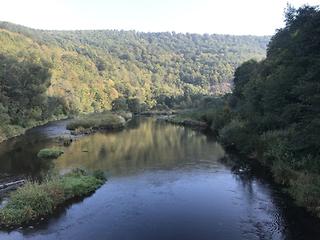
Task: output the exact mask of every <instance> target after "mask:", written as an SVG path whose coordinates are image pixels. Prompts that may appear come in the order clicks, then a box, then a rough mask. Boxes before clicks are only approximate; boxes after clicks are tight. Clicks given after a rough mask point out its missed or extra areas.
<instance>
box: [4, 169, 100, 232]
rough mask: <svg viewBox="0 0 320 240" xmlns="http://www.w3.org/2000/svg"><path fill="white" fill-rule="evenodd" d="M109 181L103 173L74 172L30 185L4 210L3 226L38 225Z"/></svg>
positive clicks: (16, 192)
mask: <svg viewBox="0 0 320 240" xmlns="http://www.w3.org/2000/svg"><path fill="white" fill-rule="evenodd" d="M105 180H106V179H105V177H104V174H103V173H102V172H97V173H94V174H92V175H89V174H87V172H85V171H83V170H74V171H73V172H71V173H69V174H67V175H64V176H60V177H54V178H52V179H49V180H46V181H44V182H43V183H37V182H28V183H27V184H25V185H24V186H23V187H20V188H18V189H17V190H16V191H15V192H12V193H11V195H10V200H9V202H8V204H7V205H6V206H5V207H4V208H2V209H0V224H1V225H2V226H5V227H11V226H19V225H22V224H25V223H28V222H31V221H35V220H37V219H39V218H40V217H44V216H46V215H48V214H51V213H52V212H53V211H54V210H55V209H56V208H57V207H58V206H59V205H61V204H63V203H64V202H66V201H68V200H71V199H73V198H76V197H83V196H86V195H88V194H90V193H92V192H94V191H95V190H96V189H97V188H99V187H100V186H101V185H102V184H103V183H104V182H105Z"/></svg>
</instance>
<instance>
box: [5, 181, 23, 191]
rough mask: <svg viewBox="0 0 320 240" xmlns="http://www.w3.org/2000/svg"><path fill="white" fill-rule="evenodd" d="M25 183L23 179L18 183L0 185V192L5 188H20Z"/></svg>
mask: <svg viewBox="0 0 320 240" xmlns="http://www.w3.org/2000/svg"><path fill="white" fill-rule="evenodd" d="M25 183H26V180H25V179H22V180H18V181H14V182H8V183H5V184H1V185H0V191H1V190H5V189H7V188H12V187H15V186H17V187H18V186H21V185H23V184H25Z"/></svg>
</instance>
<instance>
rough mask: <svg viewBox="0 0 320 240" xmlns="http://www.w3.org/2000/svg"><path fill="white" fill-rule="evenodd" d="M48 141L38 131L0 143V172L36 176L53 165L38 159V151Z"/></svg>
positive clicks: (48, 141)
mask: <svg viewBox="0 0 320 240" xmlns="http://www.w3.org/2000/svg"><path fill="white" fill-rule="evenodd" d="M49 143H50V140H49V139H46V138H45V137H44V135H43V134H42V133H41V132H40V131H39V133H38V132H37V134H33V135H30V136H29V135H23V136H21V137H18V138H15V139H11V140H8V141H6V142H4V143H2V144H0V174H9V175H16V174H18V175H20V174H27V175H28V176H38V175H39V174H41V172H47V171H48V170H49V169H50V168H52V167H53V165H52V162H51V161H44V160H40V159H38V158H37V157H36V156H37V153H38V151H39V150H40V149H41V148H43V147H45V146H47V145H48V144H49Z"/></svg>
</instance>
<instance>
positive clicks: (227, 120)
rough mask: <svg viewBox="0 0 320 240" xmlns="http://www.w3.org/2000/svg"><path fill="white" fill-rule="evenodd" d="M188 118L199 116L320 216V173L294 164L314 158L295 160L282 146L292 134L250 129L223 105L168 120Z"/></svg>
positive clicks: (221, 140) (226, 143)
mask: <svg viewBox="0 0 320 240" xmlns="http://www.w3.org/2000/svg"><path fill="white" fill-rule="evenodd" d="M185 119H190V122H192V121H199V119H201V121H204V122H205V123H206V124H207V126H208V128H210V129H211V130H212V131H213V132H214V133H215V135H216V137H217V140H218V141H219V143H221V144H222V145H223V146H224V148H225V149H226V150H228V151H232V152H236V153H237V154H240V155H242V156H243V157H244V158H246V159H250V160H248V162H250V163H253V162H254V161H258V162H259V164H261V166H263V167H265V168H266V170H267V171H269V172H270V173H271V175H272V177H273V180H274V181H275V182H276V183H277V184H279V185H280V186H281V187H282V190H283V191H284V192H286V193H287V194H289V195H290V197H292V198H293V199H294V201H295V203H296V204H297V205H298V206H301V207H304V208H305V209H307V210H308V211H309V212H311V213H312V214H313V215H315V216H317V217H318V218H320V175H319V174H317V172H316V169H314V170H313V171H311V170H308V169H304V168H303V167H301V166H300V167H295V166H293V163H292V162H293V161H294V162H299V161H301V162H302V163H301V164H305V162H306V161H310V160H311V159H310V160H308V159H307V157H304V158H302V159H295V158H294V156H293V155H292V154H291V155H290V154H287V153H286V151H287V146H286V145H283V144H284V142H283V140H281V138H285V139H287V141H289V139H288V138H289V137H290V136H288V135H286V132H281V131H278V132H268V134H263V135H261V136H258V135H256V134H254V133H253V132H252V131H250V129H248V125H247V123H246V122H243V121H241V120H239V119H237V116H236V114H235V113H232V112H230V111H229V109H228V108H226V107H225V106H224V105H223V104H221V106H215V108H212V109H209V108H208V109H202V110H198V111H190V112H188V113H187V114H183V113H182V114H178V115H176V116H175V117H174V118H168V119H166V121H168V122H173V123H185ZM182 125H183V124H182ZM280 137H281V138H280ZM280 140H281V141H280ZM281 147H282V148H284V149H282V148H281ZM290 159H291V160H290ZM294 164H297V163H294Z"/></svg>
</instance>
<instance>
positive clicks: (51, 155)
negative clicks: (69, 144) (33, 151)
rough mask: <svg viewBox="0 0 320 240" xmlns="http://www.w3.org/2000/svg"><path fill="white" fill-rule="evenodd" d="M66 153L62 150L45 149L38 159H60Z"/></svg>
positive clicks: (41, 151) (54, 148)
mask: <svg viewBox="0 0 320 240" xmlns="http://www.w3.org/2000/svg"><path fill="white" fill-rule="evenodd" d="M63 153H64V152H63V150H62V149H60V148H56V147H53V148H44V149H41V150H40V151H39V152H38V154H37V156H38V158H42V159H55V158H58V157H59V156H60V155H62V154H63Z"/></svg>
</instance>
